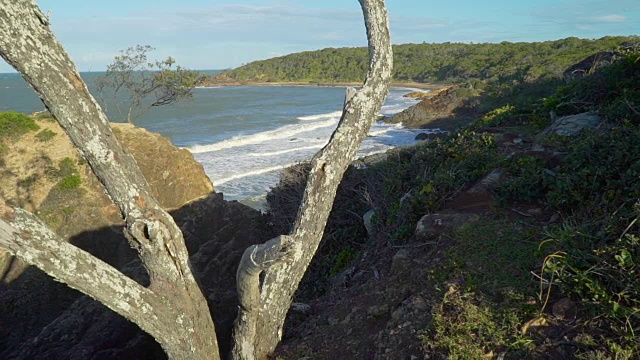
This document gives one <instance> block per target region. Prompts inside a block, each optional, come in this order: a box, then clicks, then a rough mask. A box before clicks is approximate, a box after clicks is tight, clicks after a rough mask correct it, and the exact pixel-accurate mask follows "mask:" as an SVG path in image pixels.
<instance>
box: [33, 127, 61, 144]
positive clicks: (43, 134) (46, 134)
mask: <svg viewBox="0 0 640 360" xmlns="http://www.w3.org/2000/svg"><path fill="white" fill-rule="evenodd" d="M56 135H57V134H56V133H55V132H53V131H51V130H49V129H44V130H42V131H40V132H39V133H37V134H36V140H38V141H40V142H46V141H49V140H51V139H53V137H54V136H56Z"/></svg>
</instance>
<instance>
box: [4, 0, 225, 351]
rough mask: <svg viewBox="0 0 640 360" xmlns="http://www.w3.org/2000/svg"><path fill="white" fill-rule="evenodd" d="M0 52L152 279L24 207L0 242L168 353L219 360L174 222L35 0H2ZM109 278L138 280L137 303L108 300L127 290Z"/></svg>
mask: <svg viewBox="0 0 640 360" xmlns="http://www.w3.org/2000/svg"><path fill="white" fill-rule="evenodd" d="M0 55H1V56H2V57H3V58H4V59H5V60H6V61H7V62H8V63H9V64H11V65H12V66H13V67H14V68H15V69H16V70H18V72H20V73H21V74H22V76H23V77H24V78H25V79H26V80H27V82H29V84H31V86H32V87H33V88H34V90H35V91H36V92H37V93H38V95H39V96H40V98H41V99H42V101H43V102H44V104H45V106H46V107H47V109H49V111H50V112H51V113H52V114H53V115H54V116H55V118H56V119H57V120H58V122H59V123H60V125H61V126H62V128H63V129H64V130H65V132H67V134H68V135H69V137H70V138H71V141H72V142H73V143H74V144H75V146H76V147H77V148H78V149H79V151H80V153H81V155H82V156H83V157H84V158H85V159H86V160H87V162H88V163H89V165H90V166H91V168H92V169H93V171H94V173H95V174H96V175H97V176H98V178H99V179H100V180H101V181H102V183H103V184H104V186H105V190H106V191H107V193H108V194H109V196H110V197H111V199H112V200H113V201H114V203H115V204H116V205H118V207H119V208H120V211H121V213H122V215H123V216H124V217H125V220H126V223H127V238H128V239H129V242H130V243H131V245H132V246H133V247H134V248H135V249H136V250H137V251H138V253H139V256H140V258H141V260H142V263H143V264H144V266H145V267H146V269H147V271H148V272H149V276H150V280H151V284H150V286H149V288H148V289H146V288H143V287H141V286H139V285H137V284H136V283H134V282H132V281H131V280H130V279H128V278H127V277H126V276H124V275H123V274H121V273H119V272H117V271H106V270H104V266H103V264H99V263H97V262H96V261H95V259H90V256H89V255H87V254H84V255H80V254H81V253H79V252H78V251H79V250H77V249H75V250H74V249H73V247H70V246H69V245H66V246H65V245H62V242H61V241H59V239H56V240H54V238H53V237H52V236H53V235H52V233H51V232H50V231H49V232H48V233H47V231H45V230H47V229H46V227H45V226H44V225H42V224H41V223H38V222H37V221H36V219H35V218H34V217H32V216H31V215H29V214H26V213H25V212H24V211H20V210H15V211H14V210H13V209H11V211H9V210H8V209H9V208H6V209H5V212H6V213H7V214H8V213H11V214H12V215H11V216H15V218H14V220H12V221H10V222H6V221H5V222H4V223H2V225H1V226H2V231H3V232H2V236H3V238H2V240H3V243H2V246H3V247H6V248H8V249H9V250H10V251H11V252H13V253H14V254H16V255H18V256H19V257H20V258H22V259H23V260H25V261H26V262H28V263H30V264H32V265H35V266H37V267H39V268H41V269H42V270H43V271H45V272H47V273H49V274H50V275H52V276H56V277H57V278H59V279H61V280H62V281H64V282H66V283H67V284H69V285H71V286H74V287H76V288H78V289H80V290H82V291H83V292H85V293H86V294H87V295H89V296H91V297H93V298H95V299H98V300H100V301H102V302H105V304H107V305H108V306H109V307H110V308H111V309H113V310H114V311H116V312H118V313H119V314H120V315H122V316H124V317H126V318H127V319H129V320H131V321H133V322H135V323H136V324H138V325H139V326H140V327H141V328H142V329H144V330H145V331H147V332H149V333H150V334H151V335H153V336H154V338H155V339H156V340H157V341H158V342H159V343H160V345H161V346H162V347H163V348H164V350H165V351H166V352H167V353H168V354H169V356H170V357H171V358H173V359H217V358H219V355H218V346H217V340H216V336H215V331H214V326H213V321H212V320H211V315H210V312H209V309H208V306H207V302H206V300H205V298H204V296H203V294H202V291H201V290H200V288H199V287H198V284H197V283H196V281H195V279H194V277H193V274H192V273H191V269H190V267H189V263H188V253H187V250H186V247H185V244H184V239H183V236H182V233H181V231H180V229H179V228H178V226H177V225H176V224H175V222H174V221H173V219H172V218H171V216H169V214H167V213H166V212H165V211H164V210H162V209H161V208H160V206H159V205H158V203H157V201H156V200H155V199H154V198H153V196H152V195H151V191H150V189H149V185H148V184H147V181H146V180H145V179H144V177H143V175H142V173H141V171H140V169H139V167H138V165H137V164H136V162H135V160H134V159H133V157H131V155H129V154H128V153H126V152H125V151H124V150H123V149H122V147H121V146H120V144H119V143H118V141H117V140H116V139H115V137H114V135H113V133H112V132H111V128H110V127H109V123H108V119H107V117H106V115H105V114H104V113H103V112H102V110H101V109H100V107H99V106H98V104H97V103H96V101H95V100H94V99H93V97H92V96H91V95H90V94H89V91H88V90H87V87H86V85H85V84H84V82H83V81H82V79H81V78H80V75H79V74H78V71H77V70H76V68H75V65H74V64H73V62H72V61H71V60H70V59H69V56H68V55H67V54H66V52H65V51H64V49H63V48H62V46H61V45H60V44H59V43H58V41H57V40H56V38H55V36H54V35H53V33H52V32H51V30H50V28H49V19H48V18H47V17H46V16H45V15H44V14H43V13H42V12H41V11H40V9H39V8H38V7H37V5H36V4H35V2H34V1H32V0H0ZM11 216H10V217H11ZM27 225H28V226H27ZM39 246H42V247H39ZM36 254H38V256H36ZM51 259H56V261H51ZM90 260H91V261H90ZM81 261H85V262H86V263H87V264H89V265H86V266H83V267H82V270H83V271H86V273H87V274H89V276H84V277H81V276H77V277H75V278H74V277H73V276H71V277H65V276H63V275H62V274H59V273H57V270H56V267H57V266H58V265H61V266H66V267H68V269H70V271H71V272H73V269H78V266H80V265H82V264H81ZM76 271H77V270H76ZM109 284H112V285H114V286H122V288H126V289H127V291H129V290H131V291H133V290H132V289H134V288H136V286H137V287H139V289H137V290H136V291H137V293H138V294H139V296H136V298H135V299H134V300H136V301H138V300H139V301H141V303H139V304H137V305H140V306H135V307H133V306H131V307H128V308H127V306H125V305H122V304H120V305H122V306H118V305H117V304H114V303H113V302H114V301H115V302H117V301H116V300H114V299H111V296H112V295H114V294H120V295H123V294H122V293H121V292H118V291H115V290H116V288H112V287H109V290H108V291H115V292H109V293H103V291H107V290H105V286H107V285H109ZM134 293H135V292H134ZM143 295H144V296H143ZM114 296H115V295H114ZM118 301H120V300H118ZM123 304H124V303H123Z"/></svg>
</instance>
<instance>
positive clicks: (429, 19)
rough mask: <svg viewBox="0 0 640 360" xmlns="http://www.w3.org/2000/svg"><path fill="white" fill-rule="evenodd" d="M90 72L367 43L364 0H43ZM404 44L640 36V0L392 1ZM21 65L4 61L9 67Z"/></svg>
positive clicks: (217, 63) (204, 64)
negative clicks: (147, 48) (121, 60)
mask: <svg viewBox="0 0 640 360" xmlns="http://www.w3.org/2000/svg"><path fill="white" fill-rule="evenodd" d="M37 3H38V4H39V6H40V7H41V8H42V9H43V12H44V13H47V11H49V10H51V14H52V16H51V24H52V28H53V30H54V32H55V33H56V35H57V37H58V39H59V40H60V41H61V42H62V44H63V45H64V47H65V48H66V49H67V51H68V52H69V53H70V54H71V57H72V58H73V59H74V61H75V62H76V64H77V66H78V68H79V69H80V70H81V71H87V70H94V71H100V70H104V69H105V66H106V64H108V63H109V62H110V61H111V60H112V59H113V57H114V56H115V55H116V54H117V53H118V51H119V50H120V49H124V48H126V47H128V46H132V45H136V44H143V45H151V46H153V47H155V48H156V49H157V50H156V52H155V53H154V55H155V57H157V58H164V57H166V56H169V55H171V56H173V57H174V58H175V59H176V60H177V62H178V64H181V65H183V66H185V67H188V68H192V69H223V68H228V67H236V66H239V65H241V64H243V63H247V62H250V61H253V60H258V59H266V58H270V57H274V56H279V55H285V54H289V53H292V52H298V51H304V50H315V49H322V48H326V47H344V46H365V45H366V38H365V31H364V27H363V22H362V15H361V12H360V7H359V4H358V1H357V0H314V1H312V0H246V1H241V0H182V1H179V2H178V1H175V0H171V1H169V0H126V1H125V0H108V1H86V0H82V1H80V0H37ZM387 7H388V9H389V15H390V18H391V32H392V37H393V42H394V43H395V44H402V43H421V42H447V41H450V42H476V43H478V42H500V41H541V40H555V39H559V38H565V37H569V36H577V37H581V38H599V37H602V36H605V35H638V34H640V1H639V0H609V1H604V0H598V1H594V0H535V1H531V0H509V1H507V0H493V1H491V0H487V1H478V0H458V1H455V2H454V1H451V2H449V1H442V0H440V1H434V0H387ZM7 71H12V69H11V68H10V67H9V65H7V64H5V63H4V62H2V60H0V72H7Z"/></svg>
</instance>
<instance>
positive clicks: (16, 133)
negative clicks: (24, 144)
mask: <svg viewBox="0 0 640 360" xmlns="http://www.w3.org/2000/svg"><path fill="white" fill-rule="evenodd" d="M38 129H40V126H38V124H36V122H35V120H34V119H33V118H32V117H30V116H27V115H25V114H22V113H17V112H15V111H7V112H1V113H0V140H1V139H7V138H9V139H16V138H18V137H20V136H22V135H23V134H26V133H27V132H29V131H35V130H38Z"/></svg>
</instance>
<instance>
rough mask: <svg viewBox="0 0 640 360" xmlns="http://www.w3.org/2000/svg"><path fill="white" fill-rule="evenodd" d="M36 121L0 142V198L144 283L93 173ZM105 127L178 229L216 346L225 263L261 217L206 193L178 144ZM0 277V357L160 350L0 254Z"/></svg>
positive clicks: (229, 271) (231, 310)
mask: <svg viewBox="0 0 640 360" xmlns="http://www.w3.org/2000/svg"><path fill="white" fill-rule="evenodd" d="M37 124H38V126H39V127H40V129H39V130H36V131H31V132H28V133H26V134H25V135H23V136H21V137H20V138H18V139H11V140H7V139H5V140H4V142H5V147H4V150H3V151H2V154H0V174H1V176H0V197H1V198H2V199H3V200H4V201H6V202H9V203H11V204H13V205H16V206H20V207H23V208H26V209H28V210H30V211H33V212H35V213H37V214H38V215H39V216H40V217H41V218H42V219H43V220H45V221H46V222H47V223H48V224H49V226H51V227H52V228H53V229H54V230H55V231H56V232H57V233H58V234H59V235H61V236H63V237H64V238H66V239H68V240H69V241H70V242H72V243H73V244H75V245H76V246H78V247H80V248H82V249H84V250H86V251H89V252H90V253H92V254H93V255H95V256H97V257H99V258H101V259H102V260H104V261H106V262H108V263H109V264H111V265H113V266H115V267H117V268H118V269H121V271H123V272H124V273H125V274H127V275H128V276H130V277H132V278H133V279H135V280H136V281H138V282H140V283H145V282H146V281H148V280H147V274H146V271H145V270H144V268H143V267H142V266H141V264H140V262H139V260H138V259H137V257H136V254H135V252H134V251H133V250H132V249H131V248H130V247H129V245H128V243H127V241H126V239H125V238H124V235H123V226H122V225H123V223H122V219H121V218H120V214H119V212H118V209H117V208H116V207H115V206H114V205H113V204H112V203H111V201H110V200H109V199H108V197H107V195H106V194H105V192H104V190H103V189H102V185H101V184H100V183H99V181H98V179H97V178H96V177H95V176H94V175H93V173H92V172H91V170H90V169H89V167H88V165H87V164H86V163H84V162H83V161H82V160H81V158H80V157H79V155H78V153H77V151H76V150H75V149H74V148H73V146H72V145H71V143H70V142H69V140H68V138H67V136H66V135H65V134H64V133H63V131H62V130H61V129H60V128H59V127H58V125H57V124H56V123H55V122H53V121H51V120H46V119H44V120H38V121H37ZM113 129H114V133H115V135H116V136H117V137H118V139H119V140H120V141H121V143H122V144H123V146H124V147H125V148H126V149H127V151H129V152H130V153H131V154H132V155H133V156H134V158H135V159H136V161H137V162H138V164H139V165H140V167H141V169H142V171H143V173H144V175H145V177H146V178H147V180H148V181H149V183H150V185H151V188H152V191H153V192H154V194H155V196H156V198H157V199H158V200H159V202H160V203H161V204H162V205H163V206H164V207H165V208H167V209H169V210H170V212H171V215H172V216H173V217H174V219H175V220H176V223H177V224H178V225H179V226H180V228H181V229H182V231H183V233H184V234H185V241H186V243H187V246H188V249H189V253H190V254H191V262H192V265H193V268H194V274H196V276H198V277H199V279H200V282H201V284H202V286H203V290H204V291H205V296H206V297H207V299H209V305H210V308H211V309H212V310H213V311H212V312H213V316H214V321H215V322H216V327H217V331H218V336H219V338H220V341H221V346H222V348H223V351H224V348H226V347H227V345H228V344H229V340H228V339H229V337H230V331H231V324H232V322H233V319H234V318H235V316H236V309H237V300H236V294H235V279H234V277H235V269H236V267H237V264H238V262H239V259H240V257H241V255H242V252H243V251H244V249H246V247H247V246H249V245H251V244H253V243H257V242H261V241H264V239H265V238H267V236H268V235H265V234H264V233H263V232H262V230H261V229H262V228H263V221H262V216H261V214H260V213H259V212H258V211H256V210H253V209H251V208H249V207H247V206H244V205H242V204H240V203H238V202H226V201H224V200H223V198H222V195H221V194H216V193H214V192H213V185H212V184H211V181H210V180H209V179H208V177H207V176H206V174H205V173H204V170H203V168H202V166H201V165H200V164H199V163H197V162H196V161H195V160H194V159H193V157H192V156H191V154H190V153H189V152H188V151H187V150H181V149H178V148H176V147H174V146H172V145H171V143H170V142H169V141H168V140H167V139H165V138H163V137H162V136H160V135H158V134H153V133H150V132H148V131H146V130H144V129H140V128H136V127H134V126H132V125H129V124H114V125H113ZM0 278H3V279H2V281H0V358H1V359H35V358H46V359H116V358H120V359H147V358H149V359H157V358H163V357H165V355H164V353H163V351H162V350H161V349H160V347H159V346H158V345H157V344H156V343H155V341H154V340H153V339H152V338H150V337H149V336H148V335H146V334H144V333H143V332H142V331H140V330H139V328H138V327H137V326H136V325H135V324H132V323H130V322H128V321H126V320H125V319H123V318H122V317H120V316H119V315H117V314H115V313H113V312H111V311H110V310H108V309H106V308H105V307H104V306H102V305H101V304H99V303H98V302H96V301H94V300H92V299H90V298H88V297H86V296H83V295H82V294H80V293H79V292H77V291H75V290H72V289H70V288H68V287H67V286H66V285H64V284H60V283H57V282H55V281H53V280H52V279H51V278H50V277H49V276H47V275H46V274H44V273H42V272H41V271H39V270H38V269H36V268H33V267H26V266H24V265H22V264H21V263H20V262H19V261H16V260H15V259H12V258H10V257H9V256H7V255H6V254H4V256H0Z"/></svg>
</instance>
